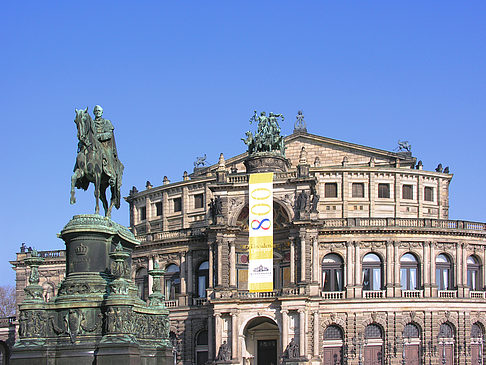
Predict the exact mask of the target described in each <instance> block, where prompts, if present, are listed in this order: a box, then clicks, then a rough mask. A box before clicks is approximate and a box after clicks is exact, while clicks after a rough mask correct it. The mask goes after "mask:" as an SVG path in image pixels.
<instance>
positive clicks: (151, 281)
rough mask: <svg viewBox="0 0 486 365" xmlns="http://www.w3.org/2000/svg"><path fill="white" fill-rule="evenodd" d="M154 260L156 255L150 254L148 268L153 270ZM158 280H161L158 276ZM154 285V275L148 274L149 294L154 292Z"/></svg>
mask: <svg viewBox="0 0 486 365" xmlns="http://www.w3.org/2000/svg"><path fill="white" fill-rule="evenodd" d="M154 260H155V256H149V257H148V270H149V271H150V270H153V268H154ZM157 280H160V278H158V279H157ZM153 285H154V278H153V277H152V275H149V276H148V292H149V295H150V294H152V286H153Z"/></svg>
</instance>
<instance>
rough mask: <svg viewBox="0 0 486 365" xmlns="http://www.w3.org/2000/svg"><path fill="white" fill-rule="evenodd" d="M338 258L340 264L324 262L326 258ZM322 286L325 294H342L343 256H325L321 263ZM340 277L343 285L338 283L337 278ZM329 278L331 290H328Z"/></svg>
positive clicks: (333, 254)
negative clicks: (327, 281)
mask: <svg viewBox="0 0 486 365" xmlns="http://www.w3.org/2000/svg"><path fill="white" fill-rule="evenodd" d="M331 255H332V256H336V257H337V258H338V259H339V261H340V262H324V260H325V259H326V257H328V256H331ZM321 271H322V274H321V285H322V291H323V292H341V291H344V260H343V259H342V257H341V256H339V255H338V254H335V253H328V254H327V255H325V256H324V257H323V259H322V262H321ZM326 271H329V273H328V274H325V272H326ZM337 275H339V277H340V278H341V283H338V282H336V277H337ZM327 276H329V287H330V288H329V289H326V288H325V286H326V280H325V279H327Z"/></svg>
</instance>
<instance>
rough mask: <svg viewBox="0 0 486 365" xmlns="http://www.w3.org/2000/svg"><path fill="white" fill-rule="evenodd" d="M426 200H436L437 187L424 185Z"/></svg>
mask: <svg viewBox="0 0 486 365" xmlns="http://www.w3.org/2000/svg"><path fill="white" fill-rule="evenodd" d="M427 191H430V200H429V199H427ZM424 202H431V203H433V202H435V188H434V187H433V186H424Z"/></svg>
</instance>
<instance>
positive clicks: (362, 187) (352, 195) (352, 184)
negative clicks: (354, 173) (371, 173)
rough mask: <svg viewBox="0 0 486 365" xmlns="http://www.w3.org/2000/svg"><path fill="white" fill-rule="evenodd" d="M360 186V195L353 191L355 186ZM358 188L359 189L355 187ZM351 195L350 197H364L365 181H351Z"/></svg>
mask: <svg viewBox="0 0 486 365" xmlns="http://www.w3.org/2000/svg"><path fill="white" fill-rule="evenodd" d="M358 186H360V187H361V189H362V190H361V195H358V194H357V192H358V191H355V187H358ZM357 190H359V189H357ZM351 197H352V198H364V197H365V183H364V182H353V183H351Z"/></svg>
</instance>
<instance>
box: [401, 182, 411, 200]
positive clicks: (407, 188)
mask: <svg viewBox="0 0 486 365" xmlns="http://www.w3.org/2000/svg"><path fill="white" fill-rule="evenodd" d="M413 190H414V189H413V184H402V200H414V199H413Z"/></svg>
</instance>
